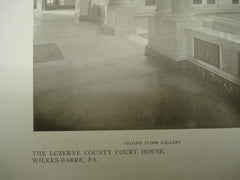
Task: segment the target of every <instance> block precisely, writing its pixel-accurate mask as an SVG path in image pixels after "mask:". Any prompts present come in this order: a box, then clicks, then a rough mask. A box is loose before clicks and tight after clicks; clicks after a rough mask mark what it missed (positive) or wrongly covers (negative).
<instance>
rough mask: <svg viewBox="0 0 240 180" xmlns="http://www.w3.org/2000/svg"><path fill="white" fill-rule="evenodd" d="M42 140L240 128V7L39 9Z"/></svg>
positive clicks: (46, 3) (46, 5) (143, 3)
mask: <svg viewBox="0 0 240 180" xmlns="http://www.w3.org/2000/svg"><path fill="white" fill-rule="evenodd" d="M33 18H34V28H33V31H34V32H33V88H34V92H33V104H34V108H33V109H34V120H33V121H34V131H88V130H151V129H199V128H235V127H240V108H239V107H240V106H239V105H240V2H239V0H34V5H33Z"/></svg>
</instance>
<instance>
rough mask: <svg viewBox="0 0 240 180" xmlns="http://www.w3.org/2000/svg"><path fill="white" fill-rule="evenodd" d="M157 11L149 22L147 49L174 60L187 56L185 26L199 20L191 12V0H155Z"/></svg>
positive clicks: (196, 22) (192, 24) (195, 23)
mask: <svg viewBox="0 0 240 180" xmlns="http://www.w3.org/2000/svg"><path fill="white" fill-rule="evenodd" d="M156 12H157V13H155V16H154V17H153V18H152V19H151V20H150V22H149V39H148V40H149V41H148V45H147V47H146V54H148V52H147V50H149V49H150V50H151V52H155V53H157V54H161V55H165V56H167V57H169V58H171V59H173V60H175V61H180V60H185V59H186V57H187V51H186V50H187V49H186V47H187V46H186V44H187V40H186V33H185V28H186V27H188V26H194V25H197V24H198V23H199V22H198V21H196V19H194V17H193V14H192V0H157V10H156Z"/></svg>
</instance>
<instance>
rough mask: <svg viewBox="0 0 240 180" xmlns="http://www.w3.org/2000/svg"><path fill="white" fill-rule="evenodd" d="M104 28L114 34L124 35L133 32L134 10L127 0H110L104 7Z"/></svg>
mask: <svg viewBox="0 0 240 180" xmlns="http://www.w3.org/2000/svg"><path fill="white" fill-rule="evenodd" d="M106 10H107V12H106V17H105V18H106V19H105V23H104V28H105V30H106V31H108V32H110V33H111V34H114V35H126V34H131V33H134V32H135V27H134V12H133V10H132V8H131V7H130V4H129V0H110V1H109V3H108V6H107V8H106Z"/></svg>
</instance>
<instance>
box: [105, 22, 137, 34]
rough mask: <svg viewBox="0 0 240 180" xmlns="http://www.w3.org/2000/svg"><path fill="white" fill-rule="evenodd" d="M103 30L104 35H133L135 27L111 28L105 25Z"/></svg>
mask: <svg viewBox="0 0 240 180" xmlns="http://www.w3.org/2000/svg"><path fill="white" fill-rule="evenodd" d="M103 30H104V32H106V33H109V34H111V35H117V36H124V35H129V34H134V33H135V32H136V29H135V27H111V26H109V25H106V24H104V25H103Z"/></svg>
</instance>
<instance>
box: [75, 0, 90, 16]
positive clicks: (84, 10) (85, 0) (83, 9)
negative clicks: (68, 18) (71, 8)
mask: <svg viewBox="0 0 240 180" xmlns="http://www.w3.org/2000/svg"><path fill="white" fill-rule="evenodd" d="M77 1H79V20H89V19H90V12H89V11H90V0H77Z"/></svg>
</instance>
